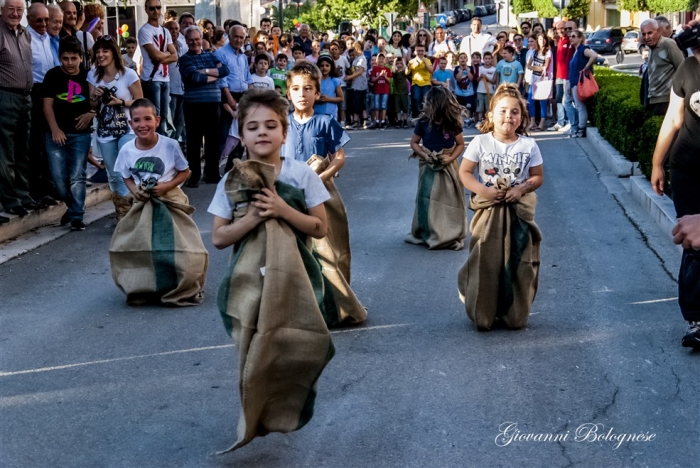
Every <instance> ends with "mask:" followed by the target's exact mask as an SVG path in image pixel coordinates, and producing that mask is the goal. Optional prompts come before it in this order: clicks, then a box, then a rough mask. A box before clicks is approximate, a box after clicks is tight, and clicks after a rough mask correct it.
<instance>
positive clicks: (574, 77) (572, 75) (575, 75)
mask: <svg viewBox="0 0 700 468" xmlns="http://www.w3.org/2000/svg"><path fill="white" fill-rule="evenodd" d="M586 49H590V47H588V46H587V45H583V44H581V45H580V46H578V49H576V52H574V56H573V57H571V62H569V85H570V86H571V87H572V88H573V87H574V86H578V79H579V73H581V71H582V70H583V69H584V67H585V66H586V64H587V63H588V57H586V56H585V55H584V53H585V52H586ZM591 74H593V67H591Z"/></svg>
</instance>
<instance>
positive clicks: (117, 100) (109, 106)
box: [88, 36, 143, 219]
mask: <svg viewBox="0 0 700 468" xmlns="http://www.w3.org/2000/svg"><path fill="white" fill-rule="evenodd" d="M93 55H94V57H95V59H96V63H95V68H94V69H92V70H91V71H90V73H88V82H89V83H90V84H92V85H93V86H94V87H95V92H94V94H93V95H92V96H91V98H90V99H91V100H93V101H101V104H100V108H99V110H98V112H97V128H96V129H95V131H96V142H97V146H98V148H99V150H100V154H101V155H102V158H103V159H104V164H105V168H106V169H107V178H108V181H109V189H110V190H111V191H112V200H113V201H114V207H115V208H116V211H117V219H121V218H122V217H124V215H126V213H127V212H128V211H129V201H128V199H127V196H128V195H129V189H128V188H127V187H126V185H125V184H124V179H123V178H122V176H121V175H119V174H118V173H116V172H115V171H114V163H115V162H116V160H117V155H118V154H119V150H120V149H121V148H122V147H123V146H124V145H125V144H126V143H128V142H130V141H131V140H133V139H134V138H135V135H134V132H133V130H132V129H131V127H130V126H129V107H130V106H131V103H132V102H134V101H135V100H136V99H140V98H142V97H143V91H142V90H141V82H140V81H139V77H138V75H137V74H136V72H135V71H133V70H132V69H130V68H126V67H124V62H123V61H122V56H121V54H120V53H119V49H118V48H117V43H116V42H115V41H114V39H112V38H111V37H110V36H101V37H99V38H98V39H97V41H96V42H95V46H94V47H93Z"/></svg>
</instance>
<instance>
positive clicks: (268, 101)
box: [132, 89, 289, 135]
mask: <svg viewBox="0 0 700 468" xmlns="http://www.w3.org/2000/svg"><path fill="white" fill-rule="evenodd" d="M139 100H140V99H139ZM257 106H261V107H266V108H268V109H271V110H272V111H273V112H274V113H275V114H277V117H279V119H280V124H281V125H282V131H283V132H284V134H285V135H287V127H288V126H289V117H288V115H289V101H287V100H286V99H285V98H283V97H282V95H281V94H280V93H279V92H278V91H273V90H271V89H249V90H248V91H246V92H245V93H244V94H243V97H242V98H241V100H240V101H238V129H239V130H238V132H239V134H241V133H243V132H242V129H243V126H244V125H245V121H246V119H247V118H248V116H249V115H250V112H251V111H252V110H253V109H254V108H255V107H257ZM132 108H133V105H132Z"/></svg>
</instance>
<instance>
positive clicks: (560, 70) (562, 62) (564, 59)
mask: <svg viewBox="0 0 700 468" xmlns="http://www.w3.org/2000/svg"><path fill="white" fill-rule="evenodd" d="M575 27H576V23H574V22H573V21H567V22H564V21H559V22H558V23H557V24H556V28H557V31H558V32H559V42H558V43H557V50H556V56H555V60H556V63H555V64H554V68H555V70H556V72H555V74H554V85H555V91H556V106H557V121H556V123H554V125H552V126H550V127H549V128H548V129H547V131H550V132H557V131H559V132H566V131H568V130H569V129H570V128H571V125H570V124H569V122H568V121H567V120H566V111H565V110H564V102H565V100H566V96H567V94H566V93H565V92H564V86H565V84H566V82H567V80H568V79H569V63H570V62H571V58H572V57H573V56H574V48H573V47H571V39H569V35H570V34H571V31H573V30H574V28H575Z"/></svg>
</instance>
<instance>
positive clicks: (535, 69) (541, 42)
mask: <svg viewBox="0 0 700 468" xmlns="http://www.w3.org/2000/svg"><path fill="white" fill-rule="evenodd" d="M535 40H536V41H537V51H536V52H535V53H534V54H533V55H532V57H531V58H530V60H529V61H528V63H527V69H528V70H530V71H532V85H531V86H530V91H529V92H528V99H527V101H528V107H529V112H530V118H531V120H530V130H538V131H539V130H544V121H545V119H546V118H547V101H548V100H549V98H550V97H551V95H552V83H553V82H552V76H551V75H552V70H551V68H550V65H551V63H552V51H551V50H550V49H549V41H548V40H547V36H545V35H544V34H542V33H540V34H537V36H535ZM537 88H539V89H537ZM547 90H549V91H547ZM536 100H537V101H540V102H539V106H540V126H539V127H536V126H535V120H536V118H535V101H536Z"/></svg>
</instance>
